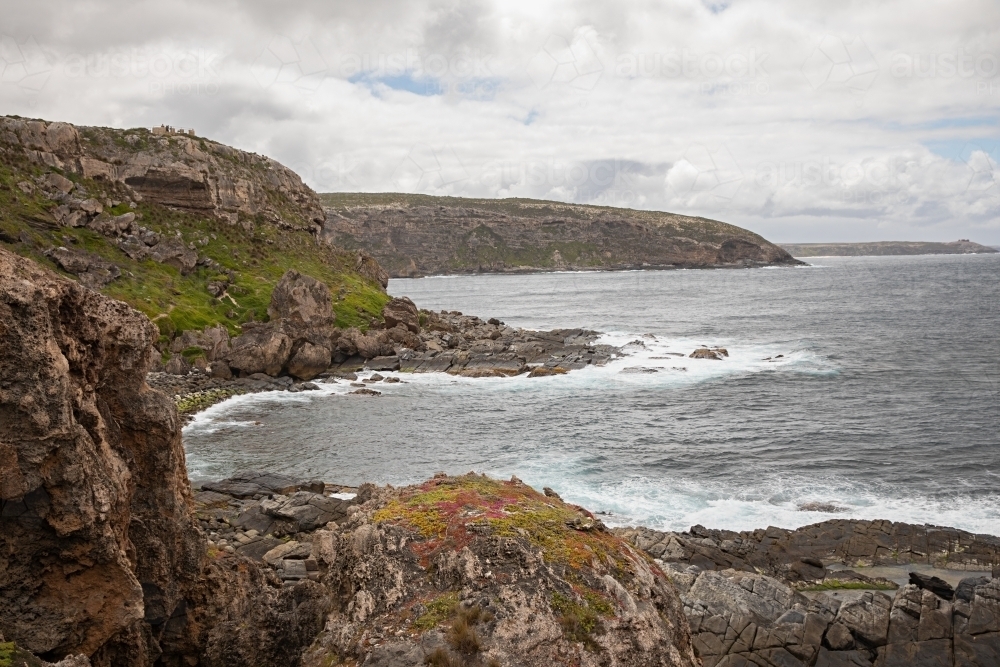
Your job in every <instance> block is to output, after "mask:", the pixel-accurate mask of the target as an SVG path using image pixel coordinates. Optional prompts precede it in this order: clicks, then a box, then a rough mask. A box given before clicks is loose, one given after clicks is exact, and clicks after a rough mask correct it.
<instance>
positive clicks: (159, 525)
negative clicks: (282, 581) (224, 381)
mask: <svg viewBox="0 0 1000 667" xmlns="http://www.w3.org/2000/svg"><path fill="white" fill-rule="evenodd" d="M0 322H2V325H0V349H2V350H3V354H2V355H0V377H3V378H4V381H5V389H4V391H3V392H0V459H2V460H3V461H4V465H3V466H2V467H0V489H2V490H3V496H2V500H3V505H4V508H3V519H2V521H3V529H2V530H0V572H2V573H3V575H2V585H0V608H2V609H3V610H4V613H3V614H0V632H2V633H3V634H4V635H5V636H6V637H8V638H11V639H13V640H15V641H17V642H18V643H19V644H20V645H21V646H24V647H25V648H27V649H29V650H31V651H32V652H34V653H44V654H47V655H53V656H63V655H67V654H71V653H83V654H86V655H91V654H93V653H94V652H96V651H98V649H102V648H103V647H105V646H106V645H108V643H109V642H110V641H111V640H112V638H115V637H117V639H115V641H116V642H118V643H119V644H118V645H119V646H122V647H126V646H127V647H131V648H130V649H129V650H133V651H135V655H136V656H142V658H141V659H140V662H142V663H143V664H146V661H145V656H146V655H147V651H148V650H153V649H152V647H150V646H149V645H148V644H147V642H152V643H153V645H155V644H156V642H157V641H159V639H160V631H161V630H162V627H161V628H159V629H157V630H153V631H150V630H148V628H149V626H148V625H147V626H145V627H147V631H146V633H145V635H144V633H143V631H142V630H141V629H140V627H141V626H142V625H143V623H144V621H143V618H144V615H143V609H144V607H145V609H146V610H147V615H148V610H149V609H151V608H152V607H153V606H154V605H159V606H160V607H161V608H164V609H166V610H167V611H168V612H172V611H173V610H174V609H175V608H176V606H177V605H178V604H179V603H180V600H181V597H182V590H181V584H180V581H181V579H182V578H183V577H187V576H191V575H192V572H191V570H192V569H193V570H194V572H197V571H199V570H200V568H201V565H200V556H199V555H198V548H199V545H200V544H201V543H200V541H199V538H198V536H197V534H196V533H195V532H194V526H193V525H192V524H191V523H190V522H189V520H188V518H187V517H188V515H187V512H188V508H187V503H188V502H189V499H190V491H189V488H188V485H187V474H186V471H185V469H184V452H183V448H182V446H181V439H180V431H179V428H178V426H179V422H178V419H177V413H176V410H175V409H174V407H173V404H172V403H171V401H170V400H169V399H168V398H167V397H166V396H164V395H163V394H160V393H159V392H155V391H151V390H150V389H149V388H148V387H147V386H146V384H145V381H144V377H145V374H146V370H147V369H148V368H149V365H150V363H151V359H152V343H153V341H155V340H156V339H157V338H158V336H159V332H158V331H157V329H156V327H155V326H153V324H152V323H150V322H149V320H148V319H146V318H145V317H143V316H142V315H141V314H139V313H138V312H136V311H134V310H132V309H131V308H129V307H128V306H126V305H125V304H123V303H120V302H117V301H113V300H111V299H108V298H106V297H104V296H101V295H100V294H98V293H96V292H93V291H90V290H87V289H84V288H83V287H81V286H79V285H78V284H76V283H74V282H72V281H67V280H65V279H62V278H59V277H58V276H56V275H54V274H52V273H50V272H48V271H45V270H43V269H41V268H40V267H38V266H37V265H35V264H33V263H32V262H30V261H29V260H25V259H22V258H19V257H16V256H14V255H12V254H11V253H9V252H7V251H6V250H3V249H0ZM110 424H113V427H111V428H109V426H108V425H110ZM151 481H152V482H153V483H151V484H150V483H149V482H151ZM167 545H170V547H169V548H167ZM126 548H127V549H128V551H126ZM182 573H184V574H182ZM154 598H155V603H154ZM144 636H145V637H147V638H148V639H144V638H143V637H144ZM107 650H108V651H109V652H112V653H113V651H114V649H107ZM150 663H151V660H150Z"/></svg>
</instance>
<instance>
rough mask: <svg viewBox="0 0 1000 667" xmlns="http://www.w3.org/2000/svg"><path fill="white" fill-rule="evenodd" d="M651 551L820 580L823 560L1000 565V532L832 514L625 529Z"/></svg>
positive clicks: (676, 559)
mask: <svg viewBox="0 0 1000 667" xmlns="http://www.w3.org/2000/svg"><path fill="white" fill-rule="evenodd" d="M621 534H622V536H623V537H625V538H626V539H628V540H629V541H630V542H631V543H632V544H634V545H636V546H637V547H638V548H640V549H642V550H644V551H646V552H647V553H649V554H650V555H651V556H653V557H654V558H660V559H662V560H664V561H667V562H673V563H684V564H686V565H696V566H698V567H700V568H702V569H711V570H714V569H720V570H721V569H727V568H732V569H736V570H744V571H749V572H763V573H766V574H769V575H771V576H776V577H780V578H782V579H787V580H789V581H793V582H794V581H812V580H816V579H822V578H823V577H824V576H826V574H827V572H826V571H825V570H824V569H823V563H822V562H821V561H824V560H826V561H835V562H839V563H845V564H847V565H848V566H852V567H871V566H875V565H907V564H911V563H918V564H926V565H930V566H933V567H939V568H942V569H946V570H959V571H970V570H971V571H987V572H989V571H998V572H1000V537H995V536H991V535H976V534H974V533H969V532H966V531H964V530H958V529H956V528H945V527H941V526H915V525H911V524H907V523H894V522H892V521H858V520H850V519H833V520H830V521H824V522H822V523H817V524H813V525H810V526H804V527H802V528H798V529H796V530H786V529H783V528H775V527H769V528H766V529H763V528H761V529H757V530H754V531H744V532H739V533H737V532H733V531H727V530H709V529H707V528H705V527H703V526H694V527H692V528H691V530H690V531H689V532H686V533H673V532H660V531H656V530H652V529H649V528H628V529H621Z"/></svg>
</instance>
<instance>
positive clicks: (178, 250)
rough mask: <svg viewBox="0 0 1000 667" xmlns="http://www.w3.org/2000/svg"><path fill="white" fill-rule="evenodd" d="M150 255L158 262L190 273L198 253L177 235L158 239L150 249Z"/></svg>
mask: <svg viewBox="0 0 1000 667" xmlns="http://www.w3.org/2000/svg"><path fill="white" fill-rule="evenodd" d="M150 257H152V259H153V260H154V261H156V262H159V263H160V264H168V265H170V266H173V267H175V268H176V269H178V270H179V271H180V272H181V273H183V274H187V273H190V272H191V271H193V270H194V267H195V266H196V265H197V264H198V253H197V252H195V251H194V250H191V249H190V248H188V246H187V245H186V244H185V243H184V240H183V239H180V238H177V237H169V238H165V239H162V240H160V242H159V243H157V244H156V245H155V246H153V247H152V248H151V249H150Z"/></svg>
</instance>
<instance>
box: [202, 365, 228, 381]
mask: <svg viewBox="0 0 1000 667" xmlns="http://www.w3.org/2000/svg"><path fill="white" fill-rule="evenodd" d="M208 374H209V375H211V376H212V377H213V378H218V379H220V380H232V379H233V371H232V369H230V368H229V364H227V363H226V362H224V361H213V362H212V363H210V364H209V366H208Z"/></svg>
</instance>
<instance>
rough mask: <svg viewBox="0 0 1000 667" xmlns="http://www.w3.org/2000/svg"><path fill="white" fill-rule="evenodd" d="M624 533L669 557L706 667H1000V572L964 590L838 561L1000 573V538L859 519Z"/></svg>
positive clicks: (971, 581)
mask: <svg viewBox="0 0 1000 667" xmlns="http://www.w3.org/2000/svg"><path fill="white" fill-rule="evenodd" d="M616 532H618V534H619V535H621V536H622V537H624V538H625V539H627V540H629V541H630V542H631V543H632V544H634V545H635V546H637V547H638V548H640V549H643V550H645V551H646V552H647V553H648V554H650V555H651V556H654V557H655V558H656V559H657V560H658V561H659V562H662V563H663V566H664V568H665V569H666V570H667V572H668V575H669V576H670V578H671V579H672V580H673V581H674V583H675V584H676V585H677V586H678V588H679V589H680V590H681V591H682V597H681V599H682V600H683V602H684V612H685V614H687V616H688V620H689V622H690V625H691V632H692V640H693V642H694V647H695V651H696V653H697V654H698V657H699V658H700V659H701V660H702V663H703V665H704V666H705V667H716V666H717V665H722V666H725V667H733V666H739V667H749V666H751V665H767V666H769V667H799V666H802V667H805V666H809V665H816V666H817V667H820V666H822V667H872V666H873V665H874V666H876V667H897V666H898V667H904V666H905V667H912V666H917V667H923V666H924V665H926V666H928V667H930V666H935V667H936V666H938V665H954V666H959V665H961V666H962V667H988V666H992V665H998V664H1000V579H998V578H995V577H993V578H991V577H988V576H973V577H966V578H965V579H962V581H961V582H960V583H959V585H958V586H957V587H956V588H954V589H953V588H952V587H951V586H950V585H949V584H948V583H947V582H945V581H943V580H941V579H940V578H938V577H935V576H930V575H923V574H920V573H919V572H911V573H910V575H909V577H910V581H911V583H910V584H907V585H905V586H902V587H900V586H898V585H896V584H895V583H893V582H890V581H886V580H884V579H881V580H879V579H871V578H869V577H866V576H864V575H860V574H858V573H856V572H851V571H843V570H840V571H836V570H831V569H828V568H827V564H831V565H832V563H834V562H837V563H843V564H847V565H852V566H856V567H865V566H873V565H907V566H910V567H912V566H914V564H924V565H926V566H928V567H939V568H944V569H950V570H957V571H969V570H979V571H983V570H985V571H990V570H991V568H992V571H993V572H994V573H996V572H997V569H998V567H1000V538H996V537H992V536H988V535H974V534H972V533H967V532H964V531H960V530H956V529H952V528H939V527H932V526H912V525H908V524H902V523H892V522H889V521H851V520H837V521H827V522H824V523H820V524H815V525H812V526H806V527H804V528H800V529H798V530H794V531H790V530H783V529H778V528H768V529H766V530H758V531H752V532H744V533H734V532H731V531H718V530H708V529H705V528H702V527H701V526H695V527H694V528H692V529H691V531H690V532H688V533H661V532H658V531H653V530H649V529H645V528H628V529H620V530H617V531H616ZM880 589H881V590H880ZM892 589H898V590H896V591H895V593H892V594H887V593H886V592H884V591H885V590H889V591H890V592H891V591H892ZM973 619H976V621H975V622H973Z"/></svg>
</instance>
